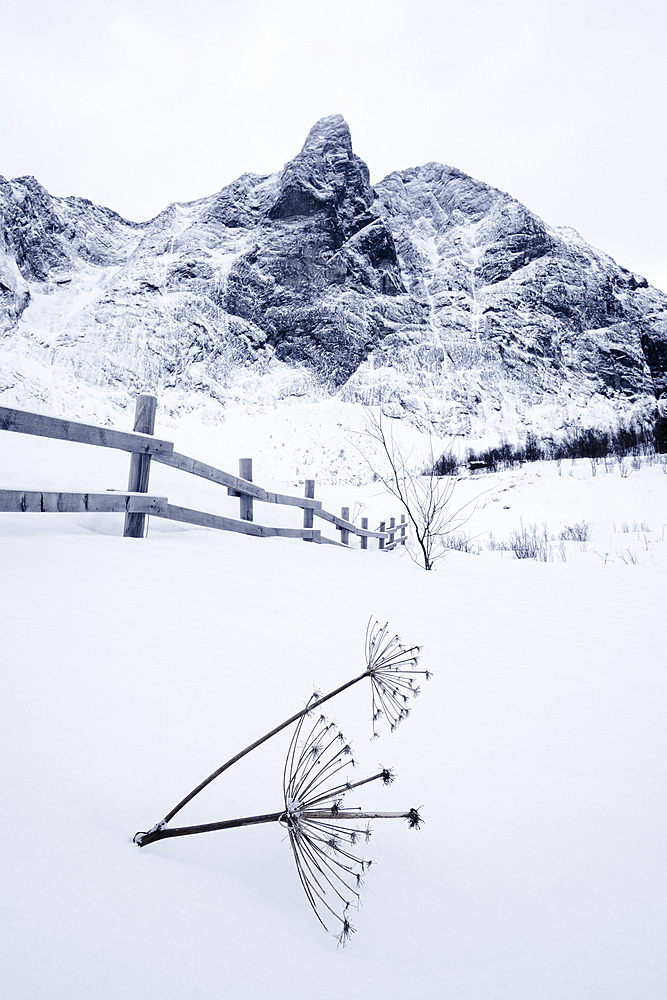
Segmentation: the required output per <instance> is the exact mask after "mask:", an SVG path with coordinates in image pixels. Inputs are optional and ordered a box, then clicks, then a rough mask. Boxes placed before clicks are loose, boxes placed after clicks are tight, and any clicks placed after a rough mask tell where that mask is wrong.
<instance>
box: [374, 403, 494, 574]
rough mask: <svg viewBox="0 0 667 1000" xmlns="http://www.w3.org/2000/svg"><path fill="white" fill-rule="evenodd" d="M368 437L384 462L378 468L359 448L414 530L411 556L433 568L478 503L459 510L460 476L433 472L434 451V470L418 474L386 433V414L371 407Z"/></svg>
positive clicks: (410, 540)
mask: <svg viewBox="0 0 667 1000" xmlns="http://www.w3.org/2000/svg"><path fill="white" fill-rule="evenodd" d="M365 436H366V437H367V438H369V439H370V440H371V441H373V442H375V444H376V445H379V446H380V453H381V455H382V456H383V458H384V463H383V465H382V466H381V467H379V468H377V467H376V465H375V464H374V463H372V462H371V461H370V460H369V459H368V458H367V456H366V455H365V454H364V451H363V449H362V448H359V451H360V452H361V455H362V457H363V458H364V460H365V461H366V463H367V465H368V467H369V468H370V469H371V471H373V472H374V473H375V474H376V475H377V478H378V480H379V482H381V483H382V485H383V486H384V488H385V489H386V490H387V492H388V493H391V495H392V496H393V497H395V498H396V499H397V500H398V502H399V503H400V504H401V506H402V507H403V510H404V511H405V513H406V515H407V519H408V522H409V524H410V526H411V528H412V530H411V532H410V535H409V538H408V543H407V545H406V548H407V550H408V553H409V555H410V557H411V558H412V559H413V560H414V561H415V562H416V563H417V564H418V565H419V566H423V568H424V569H428V570H430V569H433V567H434V565H435V562H436V561H437V559H438V558H440V556H442V555H444V553H445V551H446V549H445V548H443V545H442V542H443V540H444V539H445V538H446V537H447V536H448V535H449V534H451V532H456V531H459V530H460V529H461V528H462V527H463V526H464V525H465V523H466V522H467V521H468V519H469V518H470V516H471V514H472V510H471V509H470V508H471V506H472V505H473V504H474V503H475V501H474V500H471V501H468V502H467V503H465V504H463V505H462V506H461V507H459V508H456V507H455V505H454V492H455V489H456V484H457V482H458V479H457V477H456V476H438V475H436V474H435V473H434V472H433V469H434V468H435V464H436V463H435V458H434V456H433V449H432V448H431V456H430V463H429V470H430V471H427V472H426V474H420V473H419V472H417V471H415V470H414V468H413V467H412V466H411V464H410V460H411V457H412V456H411V453H409V454H407V455H405V454H403V452H402V451H401V449H400V447H399V445H398V444H397V442H396V441H395V440H394V436H393V432H392V431H391V430H390V431H389V433H387V432H386V431H385V425H384V422H383V420H382V413H381V412H380V413H379V414H378V415H377V416H376V414H375V413H374V412H373V411H372V410H371V409H370V407H369V408H368V410H367V414H366V431H365ZM473 509H474V508H473Z"/></svg>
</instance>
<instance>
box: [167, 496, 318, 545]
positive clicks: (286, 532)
mask: <svg viewBox="0 0 667 1000" xmlns="http://www.w3.org/2000/svg"><path fill="white" fill-rule="evenodd" d="M157 516H158V517H164V518H166V519H167V520H169V521H183V522H184V523H185V524H196V525H198V526H199V527H201V528H217V529H218V530H219V531H236V532H238V533H239V534H242V535H255V536H256V537H259V538H309V539H311V540H312V541H314V542H318V541H319V540H320V538H319V536H321V532H320V531H316V530H314V529H308V528H273V527H270V526H267V525H264V524H256V523H255V522H254V521H240V520H236V518H233V517H222V516H221V515H220V514H209V513H208V512H206V511H203V510H191V509H190V508H189V507H178V506H176V505H175V504H171V503H170V504H168V505H167V508H166V511H165V512H164V513H162V512H160V513H158V515H157Z"/></svg>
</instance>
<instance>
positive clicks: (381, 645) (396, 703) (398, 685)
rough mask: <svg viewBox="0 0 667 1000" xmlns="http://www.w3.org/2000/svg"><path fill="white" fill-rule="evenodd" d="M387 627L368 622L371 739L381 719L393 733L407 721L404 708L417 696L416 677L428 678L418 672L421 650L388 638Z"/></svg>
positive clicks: (427, 673) (426, 672) (367, 652)
mask: <svg viewBox="0 0 667 1000" xmlns="http://www.w3.org/2000/svg"><path fill="white" fill-rule="evenodd" d="M371 621H372V619H371ZM387 627H388V626H387V625H383V626H380V624H379V623H378V622H375V623H374V624H373V625H371V622H370V621H369V623H368V628H367V630H366V669H367V671H368V675H369V676H370V678H371V688H372V692H373V713H372V720H373V736H377V735H378V733H377V725H376V724H377V723H378V722H379V720H380V719H381V718H382V716H384V717H385V718H386V720H387V722H388V723H389V728H390V730H391V731H392V732H393V731H394V730H395V729H396V727H397V725H398V724H399V722H402V721H403V719H407V717H408V715H409V714H410V710H409V709H408V708H407V707H406V705H407V703H408V702H409V700H410V698H416V697H417V695H418V694H419V687H418V686H417V685H416V684H415V680H414V678H415V676H416V675H418V674H423V675H424V676H425V677H426V679H428V678H429V677H430V674H429V672H428V671H427V670H417V664H418V662H419V657H418V654H419V651H420V647H419V646H412V647H411V648H409V649H408V648H406V647H405V646H404V645H403V644H402V642H401V640H400V638H399V636H397V635H395V636H393V637H391V638H390V637H389V636H388V633H387Z"/></svg>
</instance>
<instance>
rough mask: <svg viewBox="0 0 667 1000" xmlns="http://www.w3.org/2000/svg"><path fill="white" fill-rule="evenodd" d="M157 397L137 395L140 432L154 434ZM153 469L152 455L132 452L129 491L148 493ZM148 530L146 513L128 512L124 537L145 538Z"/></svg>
mask: <svg viewBox="0 0 667 1000" xmlns="http://www.w3.org/2000/svg"><path fill="white" fill-rule="evenodd" d="M156 410H157V397H156V396H151V395H149V394H147V393H142V394H141V395H140V396H137V402H136V406H135V411H134V428H133V430H135V431H136V432H138V433H139V434H152V433H153V431H154V430H155V411H156ZM150 471H151V456H150V455H140V454H138V453H137V452H134V451H133V452H132V454H131V455H130V475H129V476H128V480H127V491H128V493H148V478H149V476H150ZM145 531H146V514H126V515H125V524H124V525H123V537H124V538H143V537H144V534H145Z"/></svg>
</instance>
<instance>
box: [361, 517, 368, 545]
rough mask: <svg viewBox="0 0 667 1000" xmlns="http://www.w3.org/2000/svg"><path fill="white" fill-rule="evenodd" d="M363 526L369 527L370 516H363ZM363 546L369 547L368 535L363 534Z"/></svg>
mask: <svg viewBox="0 0 667 1000" xmlns="http://www.w3.org/2000/svg"><path fill="white" fill-rule="evenodd" d="M361 527H362V528H366V529H368V518H367V517H362V519H361ZM361 547H362V549H367V548H368V536H367V535H362V536H361Z"/></svg>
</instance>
